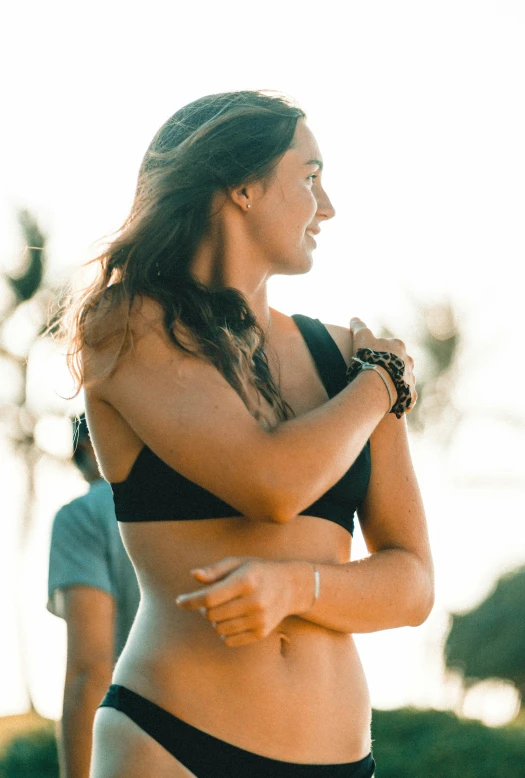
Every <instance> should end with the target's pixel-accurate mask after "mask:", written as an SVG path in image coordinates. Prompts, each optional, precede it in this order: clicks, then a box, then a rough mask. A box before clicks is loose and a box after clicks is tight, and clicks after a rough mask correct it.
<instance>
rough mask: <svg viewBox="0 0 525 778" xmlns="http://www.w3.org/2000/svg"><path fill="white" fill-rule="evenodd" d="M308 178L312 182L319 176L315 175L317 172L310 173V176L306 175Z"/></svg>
mask: <svg viewBox="0 0 525 778" xmlns="http://www.w3.org/2000/svg"><path fill="white" fill-rule="evenodd" d="M308 178H309V179H310V180H311V182H312V184H313V182H314V181H315V179H316V178H319V176H318V175H317V173H312V175H311V176H308Z"/></svg>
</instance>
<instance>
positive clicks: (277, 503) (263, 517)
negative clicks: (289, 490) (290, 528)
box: [246, 488, 298, 524]
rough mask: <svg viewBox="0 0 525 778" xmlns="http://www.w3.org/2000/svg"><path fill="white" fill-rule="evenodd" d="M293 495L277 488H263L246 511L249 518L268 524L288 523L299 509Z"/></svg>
mask: <svg viewBox="0 0 525 778" xmlns="http://www.w3.org/2000/svg"><path fill="white" fill-rule="evenodd" d="M295 503H296V500H295V499H294V496H293V495H290V494H285V493H283V492H282V491H279V490H276V489H271V488H269V489H264V490H261V492H260V494H259V496H258V499H256V500H254V501H253V502H252V504H251V505H250V506H249V509H248V512H247V513H246V516H247V518H249V519H252V520H254V521H260V522H263V523H267V524H288V522H289V521H291V520H292V519H293V518H295V516H297V513H298V510H297V506H296V504H295Z"/></svg>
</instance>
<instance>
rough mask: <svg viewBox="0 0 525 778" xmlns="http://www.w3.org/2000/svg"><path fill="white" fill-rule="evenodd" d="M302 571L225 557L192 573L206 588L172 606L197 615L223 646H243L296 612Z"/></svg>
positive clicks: (276, 563)
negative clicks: (198, 614)
mask: <svg viewBox="0 0 525 778" xmlns="http://www.w3.org/2000/svg"><path fill="white" fill-rule="evenodd" d="M302 568H306V565H305V564H304V563H300V562H299V563H297V562H279V561H273V560H266V559H257V558H253V557H227V558H226V559H221V560H220V561H219V562H216V563H215V564H213V565H209V566H207V567H205V568H202V569H198V570H192V571H191V573H192V575H193V576H194V577H195V578H196V579H197V580H198V581H200V582H201V583H203V584H206V588H202V589H199V590H198V591H195V592H191V593H189V594H182V595H180V596H179V597H177V600H176V602H177V605H178V606H179V607H181V608H184V609H185V610H198V611H201V613H202V614H203V616H204V617H205V618H207V619H208V620H209V621H210V622H211V624H212V627H213V628H214V629H215V631H216V632H217V634H218V635H220V637H221V638H222V640H223V641H224V643H225V644H226V645H227V646H232V647H233V646H246V645H248V644H249V643H255V642H256V641H257V640H261V639H262V638H265V637H267V636H268V635H269V634H270V633H271V632H272V631H273V630H274V629H275V627H276V626H277V625H278V624H280V622H281V621H282V620H283V619H284V618H286V616H289V615H291V614H292V613H294V610H295V608H296V607H297V603H298V602H299V601H300V599H301V597H300V593H299V592H298V591H297V587H298V576H297V574H299V576H300V575H301V572H300V570H301V571H302ZM304 572H305V573H306V572H307V571H306V569H305V571H304ZM294 573H295V574H294ZM299 580H303V579H299ZM306 607H308V606H306Z"/></svg>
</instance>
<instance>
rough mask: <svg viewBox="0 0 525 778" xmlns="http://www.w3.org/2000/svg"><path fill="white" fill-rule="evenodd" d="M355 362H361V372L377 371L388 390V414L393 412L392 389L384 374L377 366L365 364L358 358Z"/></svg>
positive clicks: (355, 358)
mask: <svg viewBox="0 0 525 778" xmlns="http://www.w3.org/2000/svg"><path fill="white" fill-rule="evenodd" d="M354 360H355V361H356V362H359V363H360V365H361V370H375V372H376V373H377V375H378V376H380V377H381V380H382V381H383V383H384V385H385V386H386V390H387V392H388V401H389V403H390V405H389V407H388V412H389V413H390V411H391V410H392V406H393V404H394V398H393V397H392V392H391V391H390V387H389V385H388V381H387V380H386V378H385V376H384V375H383V373H382V372H381V371H380V370H379V368H378V366H377V365H372V364H371V363H370V362H363V361H362V360H361V359H357V357H354Z"/></svg>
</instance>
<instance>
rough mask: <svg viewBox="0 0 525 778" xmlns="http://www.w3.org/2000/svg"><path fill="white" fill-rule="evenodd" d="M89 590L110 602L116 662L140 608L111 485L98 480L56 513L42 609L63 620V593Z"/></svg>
mask: <svg viewBox="0 0 525 778" xmlns="http://www.w3.org/2000/svg"><path fill="white" fill-rule="evenodd" d="M70 586H92V587H94V588H95V589H101V590H102V591H104V592H108V594H111V595H112V596H113V597H114V598H115V602H116V619H115V661H116V660H117V658H118V657H119V655H120V652H121V651H122V649H123V648H124V644H125V643H126V640H127V637H128V634H129V631H130V629H131V625H132V624H133V619H134V618H135V613H136V611H137V607H138V604H139V599H140V595H139V588H138V584H137V579H136V577H135V571H134V569H133V565H132V564H131V562H130V559H129V557H128V555H127V553H126V549H125V548H124V545H123V543H122V538H121V537H120V533H119V530H118V524H117V519H116V516H115V508H114V505H113V494H112V492H111V487H110V485H109V484H108V483H107V482H106V481H104V479H103V478H100V479H99V480H98V481H94V482H93V483H92V484H91V485H90V487H89V491H88V493H87V494H85V495H84V496H82V497H78V498H77V499H76V500H73V501H72V502H70V503H69V504H68V505H64V507H63V508H61V509H60V510H59V511H58V513H57V515H56V516H55V520H54V523H53V531H52V535H51V549H50V554H49V579H48V596H49V599H48V603H47V608H48V610H49V611H51V613H54V614H55V615H56V616H60V617H61V618H64V596H63V592H64V589H67V588H68V587H70Z"/></svg>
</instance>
